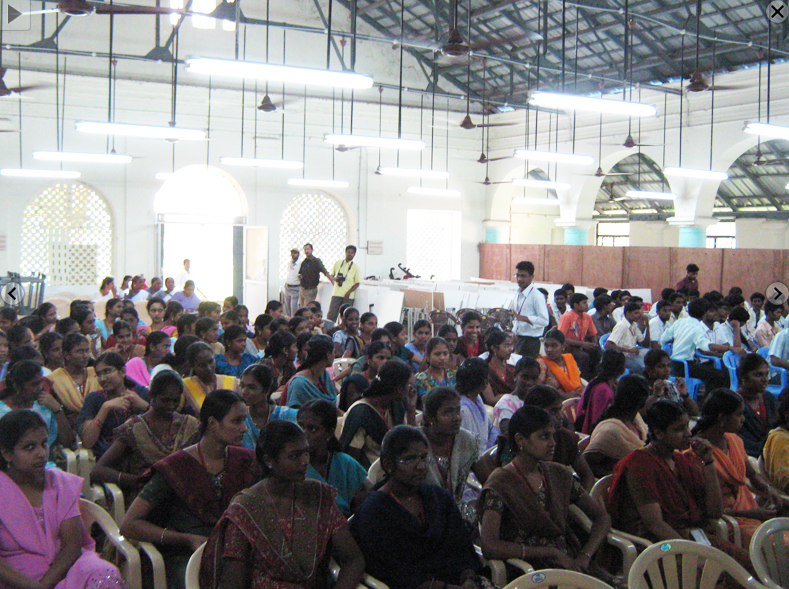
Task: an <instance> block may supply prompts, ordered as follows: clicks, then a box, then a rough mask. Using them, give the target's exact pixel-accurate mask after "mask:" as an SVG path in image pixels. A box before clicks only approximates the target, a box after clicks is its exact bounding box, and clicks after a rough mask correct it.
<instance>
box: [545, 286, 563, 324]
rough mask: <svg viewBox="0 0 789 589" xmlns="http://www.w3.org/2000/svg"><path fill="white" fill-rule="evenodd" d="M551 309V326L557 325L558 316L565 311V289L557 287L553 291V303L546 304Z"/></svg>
mask: <svg viewBox="0 0 789 589" xmlns="http://www.w3.org/2000/svg"><path fill="white" fill-rule="evenodd" d="M548 308H549V309H550V310H551V325H550V326H551V327H556V326H557V325H559V317H561V316H562V315H564V314H565V313H566V312H567V291H566V290H564V289H563V288H557V289H556V290H555V291H553V303H551V304H550V305H548Z"/></svg>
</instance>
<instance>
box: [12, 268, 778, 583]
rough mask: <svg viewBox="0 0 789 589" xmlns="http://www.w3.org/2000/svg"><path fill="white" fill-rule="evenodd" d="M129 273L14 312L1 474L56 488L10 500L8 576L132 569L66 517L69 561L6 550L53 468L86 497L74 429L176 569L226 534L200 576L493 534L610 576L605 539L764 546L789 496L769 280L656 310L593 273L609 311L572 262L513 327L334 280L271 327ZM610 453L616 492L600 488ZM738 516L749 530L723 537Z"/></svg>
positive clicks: (64, 488) (417, 573)
mask: <svg viewBox="0 0 789 589" xmlns="http://www.w3.org/2000/svg"><path fill="white" fill-rule="evenodd" d="M518 271H519V273H520V274H524V273H526V274H528V273H529V272H528V266H524V267H523V268H521V265H519V268H518ZM688 274H689V276H690V274H692V273H691V272H690V271H689V273H688ZM521 278H522V277H521V276H520V275H519V286H520V285H521V282H522V280H521ZM691 282H692V281H691ZM130 284H131V287H130V292H131V293H132V295H131V297H129V296H128V295H125V296H124V297H123V298H122V297H120V296H119V297H114V296H111V293H112V289H107V288H106V286H107V285H106V284H103V285H102V289H103V290H102V289H100V291H99V293H100V294H101V295H102V297H105V296H106V295H107V294H110V296H109V297H106V298H103V300H100V301H99V299H97V301H99V302H100V303H101V304H104V318H103V319H97V318H96V315H95V313H94V310H93V303H91V302H90V301H76V302H75V303H74V304H72V305H71V309H70V316H69V317H66V318H60V319H59V318H58V316H57V309H56V308H55V307H54V306H53V305H51V304H44V305H42V306H41V307H40V308H39V309H37V310H36V312H35V313H34V314H32V315H31V316H30V317H25V318H19V317H17V315H16V313H11V312H9V311H8V310H7V308H3V309H2V312H0V365H2V384H0V416H3V415H5V416H6V417H4V418H3V421H0V450H2V454H3V461H0V469H2V471H3V472H2V473H0V484H2V485H4V486H5V487H6V488H7V490H8V493H9V496H12V497H16V495H18V494H19V491H20V490H21V491H22V494H21V495H20V497H27V498H28V506H29V507H32V509H33V511H32V512H30V514H28V513H27V510H21V511H20V513H19V514H16V518H10V516H9V518H8V519H5V518H6V516H4V515H0V524H2V525H3V526H5V528H6V529H8V530H18V531H12V532H11V533H10V535H9V536H8V537H6V536H5V535H3V534H0V559H3V560H1V561H0V583H6V584H10V586H27V585H25V580H24V579H23V578H22V577H13V575H15V574H18V575H27V576H33V577H35V578H36V579H40V580H41V581H42V582H44V581H46V582H49V581H58V582H64V581H61V580H65V581H67V582H68V583H71V581H70V580H69V579H71V578H72V575H73V578H75V579H81V580H80V581H75V582H74V584H67V585H62V586H63V587H69V588H70V587H72V586H73V587H75V588H82V587H83V586H85V587H88V586H89V587H93V586H94V585H84V583H85V582H87V581H85V579H88V578H90V579H92V580H95V578H96V575H98V574H99V573H100V574H101V575H103V577H102V578H103V579H104V581H102V582H104V583H105V584H104V585H95V586H98V587H116V586H119V587H120V586H122V583H123V581H122V580H121V579H120V577H119V575H118V572H117V570H116V569H114V568H113V567H112V566H111V565H108V564H107V563H103V562H102V561H100V560H99V559H98V557H97V556H96V555H95V552H91V548H90V546H89V543H87V544H84V545H83V550H82V552H81V553H80V554H81V555H80V554H77V552H76V551H75V550H74V549H73V547H72V548H70V549H66V548H65V547H64V545H63V543H62V542H61V541H59V540H58V534H55V536H54V537H53V538H49V537H48V538H47V539H46V540H44V539H43V538H42V540H41V541H42V542H44V544H42V546H44V547H45V546H46V542H55V545H56V546H59V547H60V548H59V550H60V552H58V549H55V550H53V549H51V548H47V549H46V550H48V552H46V553H47V554H49V555H50V559H49V561H46V559H38V558H39V557H38V556H36V557H35V558H33V559H32V560H31V561H30V562H31V563H33V564H29V563H25V562H24V559H20V560H19V561H16V560H13V559H12V558H11V557H6V556H5V555H6V554H9V551H11V552H13V550H15V549H18V548H19V547H18V546H15V545H13V544H8V545H6V543H7V542H12V541H21V540H20V538H22V536H19V537H17V536H16V535H15V534H24V533H27V532H26V531H25V530H26V529H27V528H25V526H28V527H29V526H31V525H33V524H35V520H33V524H31V522H30V521H23V519H24V518H23V516H24V517H28V518H29V517H34V518H35V517H38V518H39V521H46V522H50V519H48V518H50V517H52V518H54V517H55V516H54V513H53V514H49V513H48V512H47V511H46V509H47V505H48V503H47V502H48V501H55V504H57V505H59V502H60V499H58V498H53V497H49V496H47V495H46V493H44V496H43V500H42V499H41V497H42V494H41V489H45V490H46V489H48V488H50V487H57V489H58V491H57V492H58V493H61V492H62V493H71V494H72V495H73V493H74V490H73V489H72V487H74V488H76V482H75V480H78V479H70V478H68V477H65V478H63V477H61V475H60V474H53V475H51V476H50V472H56V473H60V471H59V470H57V468H56V467H55V462H56V461H57V460H58V454H57V449H58V448H61V447H62V448H74V447H75V444H77V443H78V444H79V445H80V447H81V448H83V449H85V450H88V451H89V452H91V453H92V454H93V455H94V456H95V459H96V463H95V467H94V468H93V472H92V473H91V475H90V478H91V482H92V483H94V484H99V485H101V484H110V483H111V484H114V485H117V486H118V487H120V488H121V490H122V491H123V494H124V498H125V500H126V505H127V506H128V510H127V512H126V515H125V518H124V520H123V522H122V523H121V530H122V532H123V534H124V535H126V536H127V537H128V538H130V539H132V540H134V541H147V542H151V543H153V544H154V545H155V546H156V547H157V548H158V549H159V551H160V552H161V553H162V555H163V557H164V561H165V570H166V577H167V583H168V587H169V588H174V589H179V588H181V587H184V573H185V567H186V563H187V562H188V560H189V557H190V556H191V555H192V553H193V552H194V550H195V549H196V548H198V547H199V546H201V545H202V544H203V543H204V542H206V548H205V552H204V557H203V561H202V566H201V587H238V586H251V587H291V586H299V587H308V588H311V587H316V588H317V587H323V586H325V585H326V583H327V579H328V574H329V559H330V558H333V559H334V561H336V563H337V565H338V570H339V572H338V573H337V572H336V571H335V575H334V576H335V581H333V582H334V583H335V584H336V585H337V586H339V587H356V586H357V585H358V583H359V579H360V577H361V575H362V573H363V572H367V573H369V574H371V575H373V576H374V577H376V578H378V579H379V580H381V581H383V582H385V583H386V584H388V585H389V586H390V587H395V588H397V587H404V588H405V587H407V588H417V589H428V588H431V589H432V588H433V587H440V588H442V589H443V588H444V587H449V588H452V587H464V588H465V589H471V587H487V586H489V583H490V582H489V581H487V580H486V579H485V577H484V576H481V573H484V572H485V569H484V567H483V564H484V563H483V562H482V561H481V560H480V559H479V558H478V557H477V556H476V554H475V551H474V543H475V542H476V543H477V545H478V547H479V549H480V551H481V553H482V554H483V555H484V556H485V558H488V559H502V560H506V559H510V558H518V559H523V560H525V561H527V562H528V563H529V564H531V565H532V566H534V567H554V568H566V569H571V570H575V571H582V572H586V573H588V574H592V575H594V576H597V577H599V578H601V579H603V580H606V581H609V582H610V581H611V578H612V577H611V575H612V574H613V573H616V572H617V571H616V570H612V569H611V566H612V562H611V559H610V558H608V557H603V556H601V555H600V554H598V553H600V552H601V550H600V549H601V546H602V543H603V541H604V539H605V537H606V534H607V533H608V532H609V530H610V529H614V530H617V529H619V530H623V531H628V532H632V533H636V534H638V535H640V536H643V537H645V538H647V539H648V540H652V541H654V540H658V539H664V538H686V539H687V538H697V537H698V534H697V532H695V530H697V529H700V530H703V531H704V532H705V533H706V535H707V537H708V538H709V540H710V542H712V544H713V545H715V546H717V547H719V548H720V549H722V550H724V551H726V552H727V553H729V554H731V555H733V556H734V557H735V558H737V559H738V560H739V561H740V562H741V563H742V564H743V565H744V566H746V567H750V562H749V559H748V555H747V550H743V549H742V547H745V548H747V544H746V543H747V542H748V541H749V539H750V537H751V536H752V535H753V533H754V531H755V529H756V527H758V525H760V524H761V523H762V522H763V521H765V520H766V519H769V518H771V517H774V516H776V515H782V514H787V513H789V498H787V496H786V495H785V493H787V491H789V433H787V431H789V425H787V424H789V389H787V390H785V391H783V392H782V393H781V394H780V396H777V395H776V394H774V391H776V387H775V385H776V384H777V383H779V382H781V381H780V379H781V372H780V371H781V369H785V368H787V367H789V335H787V334H788V333H789V332H788V331H787V330H786V329H785V325H786V323H787V321H786V318H785V316H786V313H787V312H786V309H785V308H784V306H782V305H780V306H779V305H774V304H772V303H771V302H769V301H765V297H764V296H763V295H761V294H760V293H754V294H753V296H751V297H750V298H749V299H748V301H747V302H746V300H745V298H744V297H743V295H742V293H741V291H738V289H736V288H735V289H732V291H731V292H730V293H729V294H728V295H726V296H723V295H722V294H721V293H717V292H715V291H712V292H707V293H704V294H703V295H702V294H699V293H698V292H697V289H696V288H690V287H689V284H690V283H689V284H683V285H682V286H680V288H679V290H677V291H675V290H673V289H670V288H667V289H664V290H663V292H661V299H660V301H659V302H658V303H657V304H656V305H653V306H652V307H651V309H647V308H646V306H645V305H644V304H643V301H642V300H641V299H640V298H639V297H637V296H632V295H631V293H629V292H628V291H613V292H611V293H610V294H609V293H608V291H605V289H596V290H595V293H594V295H593V297H592V298H593V300H594V303H595V304H594V312H593V313H592V314H590V313H588V312H587V311H588V309H587V307H588V301H589V298H588V297H587V295H585V294H584V293H582V292H576V291H575V288H574V287H573V285H571V284H565V285H563V287H562V288H561V289H559V290H557V291H556V292H555V293H554V296H553V300H552V301H551V303H550V304H549V303H548V300H547V294H546V295H545V296H544V297H543V296H542V294H544V293H542V291H538V290H537V289H534V292H535V293H536V296H537V297H540V298H539V301H541V302H542V303H544V310H541V309H538V308H537V307H538V306H539V304H542V303H539V302H537V303H535V299H534V298H529V299H528V300H527V301H526V302H524V301H523V300H521V299H520V298H519V300H521V303H522V304H521V308H520V310H521V312H519V313H517V314H516V315H517V317H518V318H517V321H516V330H515V332H514V333H513V332H509V331H506V330H504V329H502V328H501V326H495V327H491V328H489V329H486V330H485V331H484V333H483V330H482V325H483V316H482V315H481V314H480V313H478V312H477V311H466V312H465V313H463V315H462V317H461V318H460V320H459V322H458V323H459V325H458V326H457V327H455V326H452V325H442V326H440V327H439V326H434V325H433V324H432V323H431V322H430V321H429V320H427V319H421V320H419V321H416V322H415V323H414V324H413V325H412V326H410V327H408V326H406V325H404V324H403V323H400V322H396V321H393V322H389V323H387V324H386V325H385V326H383V327H378V318H377V317H376V315H375V314H373V313H369V312H368V313H360V312H359V310H358V309H356V308H354V307H353V306H350V305H343V306H341V307H340V309H339V316H338V322H337V324H334V323H332V322H330V321H326V320H324V319H323V314H322V309H321V306H320V303H318V302H317V301H313V302H311V303H310V304H309V305H308V306H306V307H304V308H302V309H298V310H297V311H296V312H295V313H294V317H287V316H285V315H284V312H285V309H284V307H283V306H282V304H281V303H279V302H278V301H271V302H270V303H269V304H268V305H267V306H266V313H264V314H261V315H259V316H258V317H256V318H255V321H254V322H253V323H252V324H250V320H249V311H248V309H247V308H246V307H244V306H243V305H240V304H239V303H238V300H236V299H235V297H228V298H227V299H225V301H223V304H222V305H220V304H219V303H215V302H211V301H202V302H200V301H198V302H197V303H196V304H194V307H193V308H192V309H190V308H189V307H188V306H186V305H184V304H182V303H183V301H182V302H180V303H179V302H177V299H176V300H173V299H172V298H167V297H158V296H149V297H147V298H146V299H141V297H142V295H141V293H142V292H147V291H146V289H142V286H144V284H143V283H141V281H140V280H137V281H136V282H135V281H134V280H131V282H130ZM678 286H679V285H678ZM160 288H161V287H160ZM528 288H529V285H528V284H527V285H526V288H524V289H523V290H526V289H528ZM103 291H106V292H103ZM529 293H531V291H529ZM135 297H136V300H137V301H140V300H145V301H146V302H145V303H144V307H145V309H146V310H147V317H145V320H144V321H142V320H141V319H140V316H139V314H138V312H137V310H136V309H135V307H134V306H133V304H132V303H133V302H134V301H133V300H132V299H134V298H135ZM529 297H531V294H529ZM180 298H184V297H180ZM186 298H188V299H189V301H190V303H191V302H193V301H192V299H193V298H194V295H193V292H192V293H190V294H189V297H186ZM524 298H525V296H524ZM141 310H142V308H141ZM543 312H544V313H545V315H546V316H547V317H548V319H547V320H546V321H544V323H543V317H542V313H543ZM538 316H539V317H538ZM532 319H535V321H533V322H532ZM518 324H525V325H527V326H528V325H529V324H531V325H530V326H528V327H527V328H522V327H517V325H518ZM538 331H540V332H541V333H542V336H541V337H540V338H537V339H538V342H539V343H540V348H539V350H537V351H536V353H535V346H534V345H533V344H534V341H532V340H533V339H534V337H535V336H532V335H529V334H532V333H535V334H536V333H537V332H538ZM409 334H410V335H411V336H412V339H411V340H410V341H409ZM602 336H607V340H606V341H605V343H604V345H601V341H600V338H601V337H602ZM516 348H517V349H518V351H519V353H515V349H516ZM727 352H730V353H731V354H730V355H729V357H727V358H729V360H728V362H727V363H723V362H722V360H723V356H724V354H726V353H727ZM732 355H733V356H732ZM732 357H733V358H734V360H733V362H734V364H736V366H737V368H736V371H735V375H734V377H733V378H731V379H730V375H729V371H728V368H727V366H730V365H732V360H731V358H732ZM339 358H345V359H347V360H342V362H340V363H335V360H336V359H339ZM686 374H687V375H688V376H689V377H690V378H691V379H699V380H700V381H701V383H702V385H701V387H699V386H698V385H697V384H694V385H693V387H692V388H691V383H689V382H686V379H685V378H684V377H685V375H686ZM735 379H736V383H737V386H736V387H735V389H736V390H730V388H729V386H730V382H734V381H735ZM568 403H569V404H570V405H568V406H571V407H573V408H572V409H566V408H565V405H566V404H568ZM691 417H693V418H694V419H695V418H697V419H698V423H696V425H695V428H694V429H693V434H691V432H690V428H689V426H688V423H689V420H690V418H691ZM4 424H7V425H4ZM4 427H5V428H6V430H7V431H6V430H4V429H3V428H4ZM28 438H30V439H32V438H35V439H36V441H35V444H37V445H38V446H37V447H36V448H35V449H34V450H27V449H25V448H28V447H31V448H32V446H24V444H27V443H28V442H27V441H26V440H27V439H28ZM22 446H24V448H23V447H22ZM33 454H35V457H34V456H33ZM749 457H752V458H756V459H761V463H763V467H762V466H759V467H755V466H754V464H753V463H752V462H751V461H750V460H749ZM34 458H35V459H34ZM42 461H43V462H42ZM43 465H46V470H45V471H44V470H42V469H43V468H44V466H43ZM713 466H714V468H713ZM42 473H43V474H42ZM611 474H613V480H612V485H611V490H610V492H609V494H608V499H607V502H606V505H605V506H603V505H601V504H599V503H596V502H595V501H593V500H592V499H591V498H590V496H589V494H588V493H589V492H590V491H591V489H592V486H593V484H594V482H595V480H596V479H599V478H600V477H603V476H607V475H611ZM59 477H60V478H59ZM80 485H81V482H80ZM14 489H16V490H14ZM480 489H482V491H481V493H480ZM77 493H78V491H77ZM68 496H71V495H68ZM31 497H33V499H32V500H31V499H30V498H31ZM570 505H575V506H577V507H578V508H579V509H580V511H581V512H583V513H584V514H585V515H586V517H587V519H588V521H589V522H591V527H589V526H587V527H586V528H585V530H584V529H583V528H582V527H578V525H577V524H576V522H573V521H572V518H571V517H570V513H571V511H572V510H570V509H569V507H570ZM39 506H41V507H39ZM41 509H44V510H45V511H44V512H43V515H41V513H42V512H41ZM57 510H58V515H57V517H58V518H59V519H52V520H51V522H50V523H48V524H47V525H50V526H54V527H53V528H51V529H54V530H57V529H60V530H61V531H60V537H64V538H71V537H72V535H73V534H75V533H76V530H77V529H78V522H75V521H72V520H73V518H74V517H75V516H74V512H73V509H72V510H71V511H69V512H62V513H61V512H60V508H59V507H58V508H57ZM31 514H32V515H31ZM722 514H726V515H730V516H732V517H734V518H736V521H737V523H738V526H739V529H740V532H741V533H742V537H743V539H744V540H743V543H742V545H741V547H740V546H736V545H735V544H733V543H732V542H730V541H729V540H731V539H732V538H733V536H732V537H731V538H730V537H727V538H723V537H718V536H717V535H716V533H717V528H714V527H713V526H712V525H711V521H712V520H714V519H716V518H717V517H719V516H720V515H722ZM351 516H353V517H352V518H351V519H350V522H349V521H348V520H347V519H346V518H349V517H351ZM41 518H43V519H41ZM15 526H19V527H18V528H17V527H15ZM58 526H59V527H58ZM48 529H49V528H48ZM12 537H13V538H12ZM86 542H87V540H86ZM21 547H22V549H23V551H24V550H32V551H33V552H35V549H34V548H33V547H31V546H30V545H29V544H28V543H24V542H23V543H22V544H21ZM35 554H38V553H35ZM91 554H92V555H93V556H91ZM85 555H87V556H85ZM37 559H38V560H37ZM12 562H13V563H17V564H12V565H11V567H12V568H15V567H18V568H15V570H16V572H14V573H10V574H11V575H12V576H11V577H4V576H3V575H5V574H7V572H6V571H7V569H6V568H4V565H6V564H8V563H12ZM8 570H10V569H8ZM36 575H37V576H36ZM6 578H9V579H11V581H6ZM17 581H19V582H17ZM15 582H16V585H15V584H14V583H15ZM91 582H92V581H91ZM80 583H83V584H80ZM113 583H114V584H113ZM55 584H57V583H55ZM53 586H54V585H53Z"/></svg>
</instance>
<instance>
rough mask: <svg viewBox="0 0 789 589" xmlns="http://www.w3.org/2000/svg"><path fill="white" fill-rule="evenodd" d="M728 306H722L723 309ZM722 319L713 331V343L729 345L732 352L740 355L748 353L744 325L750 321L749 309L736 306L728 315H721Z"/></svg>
mask: <svg viewBox="0 0 789 589" xmlns="http://www.w3.org/2000/svg"><path fill="white" fill-rule="evenodd" d="M727 308H728V307H726V306H724V307H721V309H727ZM720 319H721V322H720V323H718V324H717V325H716V326H715V329H713V331H712V340H711V341H712V343H713V344H719V345H723V346H729V349H730V350H731V351H732V352H734V353H736V354H739V355H740V356H744V355H745V354H747V353H748V351H747V350H746V349H745V347H746V346H745V343H746V342H744V341H743V339H742V326H743V325H745V323H747V322H748V311H746V310H745V309H744V308H743V307H734V308H733V309H732V310H731V312H729V313H728V316H725V317H724V316H723V315H721V318H720ZM754 351H755V350H754Z"/></svg>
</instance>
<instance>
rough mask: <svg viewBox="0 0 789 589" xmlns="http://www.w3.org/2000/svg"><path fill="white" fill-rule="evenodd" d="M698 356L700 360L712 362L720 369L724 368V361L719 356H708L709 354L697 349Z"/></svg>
mask: <svg viewBox="0 0 789 589" xmlns="http://www.w3.org/2000/svg"><path fill="white" fill-rule="evenodd" d="M696 358H698V359H699V362H710V361H711V362H712V363H713V366H715V368H717V369H718V370H723V362H722V361H721V359H720V358H719V357H718V356H708V355H707V354H702V353H701V352H699V351H698V350H696Z"/></svg>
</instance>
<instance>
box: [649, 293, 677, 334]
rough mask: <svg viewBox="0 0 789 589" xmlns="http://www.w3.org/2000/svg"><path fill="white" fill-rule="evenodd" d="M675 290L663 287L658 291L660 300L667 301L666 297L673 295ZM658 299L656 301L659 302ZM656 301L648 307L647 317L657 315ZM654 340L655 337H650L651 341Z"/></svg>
mask: <svg viewBox="0 0 789 589" xmlns="http://www.w3.org/2000/svg"><path fill="white" fill-rule="evenodd" d="M675 292H676V291H675V290H674V289H673V288H664V289H663V290H661V291H660V301H664V302H666V303H668V298H669V297H670V296H671V295H673V294H674V293H675ZM660 301H658V302H657V303H659V302H660ZM657 303H653V304H652V307H651V308H650V309H649V317H650V319H651V318H652V317H657ZM654 340H655V338H652V341H654Z"/></svg>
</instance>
